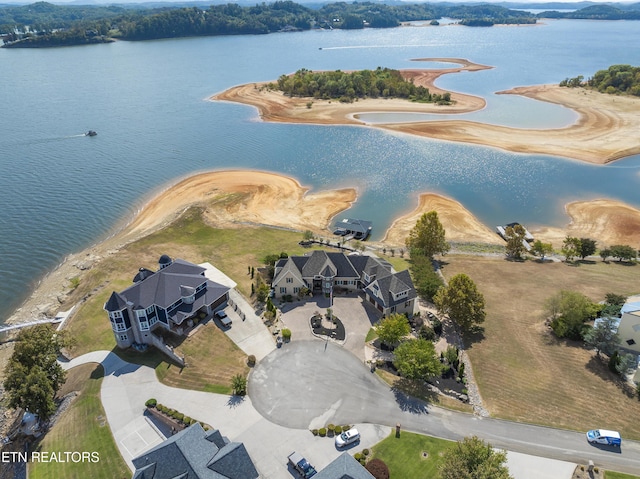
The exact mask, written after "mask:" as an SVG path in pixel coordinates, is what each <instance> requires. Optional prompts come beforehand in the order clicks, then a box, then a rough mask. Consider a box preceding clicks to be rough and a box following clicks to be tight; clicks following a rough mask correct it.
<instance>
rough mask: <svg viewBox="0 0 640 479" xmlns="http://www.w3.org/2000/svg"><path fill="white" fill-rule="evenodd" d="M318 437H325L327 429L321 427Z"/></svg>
mask: <svg viewBox="0 0 640 479" xmlns="http://www.w3.org/2000/svg"><path fill="white" fill-rule="evenodd" d="M318 435H319V436H320V437H325V436H326V435H327V428H326V427H321V428H320V429H318Z"/></svg>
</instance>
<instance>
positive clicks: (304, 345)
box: [249, 340, 640, 474]
mask: <svg viewBox="0 0 640 479" xmlns="http://www.w3.org/2000/svg"><path fill="white" fill-rule="evenodd" d="M249 396H250V397H251V401H252V403H253V406H254V407H255V408H256V410H257V411H258V412H259V413H260V414H261V415H262V416H264V417H268V418H269V420H270V421H272V422H274V423H276V424H279V425H281V426H284V427H290V428H315V427H320V426H322V425H325V424H327V423H329V422H332V423H334V424H342V423H373V424H382V425H385V426H389V427H393V426H395V424H396V423H400V424H401V425H402V428H403V429H405V430H409V431H414V432H419V433H423V434H428V435H430V436H436V437H440V438H444V439H451V440H459V439H462V438H463V437H465V436H471V435H476V436H478V437H480V438H482V439H485V440H487V441H489V442H490V443H491V444H492V445H493V446H494V447H498V448H502V449H507V450H509V451H514V452H519V453H523V454H533V455H536V456H542V457H547V458H552V459H557V460H562V461H568V462H574V463H579V464H586V463H588V461H589V460H593V461H594V463H595V464H596V465H598V466H600V467H604V468H605V469H611V470H616V471H621V472H627V473H631V474H633V473H636V474H637V473H638V471H640V443H638V442H635V441H629V440H624V441H623V444H622V448H610V447H604V446H593V445H590V444H589V443H587V441H586V438H585V435H584V433H580V432H573V431H566V430H559V429H552V428H546V427H541V426H533V425H528V424H520V423H514V422H509V421H502V420H498V419H489V418H479V417H477V416H474V415H471V414H464V413H459V412H455V411H450V410H444V409H441V408H437V407H434V406H430V405H427V404H426V403H424V402H422V401H419V400H416V399H412V398H409V397H406V396H404V395H403V394H400V393H394V391H392V390H391V389H390V388H389V386H388V385H386V384H385V383H383V382H382V381H381V380H380V379H379V378H378V377H377V376H376V375H375V374H372V373H371V370H370V369H369V368H368V367H367V366H366V365H365V364H364V362H362V361H360V360H359V359H358V358H356V357H355V356H354V355H353V354H351V353H350V352H348V351H346V350H344V349H343V348H341V347H340V346H338V345H335V344H333V343H331V342H323V341H319V340H310V341H294V342H292V343H290V344H287V345H285V346H284V347H283V348H282V349H278V350H275V351H273V352H272V353H270V354H269V355H268V356H266V357H265V358H264V359H263V360H262V361H261V362H260V363H259V364H258V365H257V366H256V368H255V369H254V370H253V372H252V373H251V376H250V378H249Z"/></svg>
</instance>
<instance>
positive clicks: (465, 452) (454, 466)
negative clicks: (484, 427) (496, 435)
mask: <svg viewBox="0 0 640 479" xmlns="http://www.w3.org/2000/svg"><path fill="white" fill-rule="evenodd" d="M506 462H507V453H506V452H504V451H496V450H495V449H493V447H491V444H488V443H486V442H484V441H483V440H481V439H479V438H478V437H476V436H473V437H465V438H464V439H463V440H462V441H458V442H457V443H456V444H455V445H454V446H453V447H451V448H450V449H447V450H446V451H445V452H444V454H443V457H442V463H441V464H440V477H441V479H513V476H511V475H510V474H509V469H508V467H507V465H506Z"/></svg>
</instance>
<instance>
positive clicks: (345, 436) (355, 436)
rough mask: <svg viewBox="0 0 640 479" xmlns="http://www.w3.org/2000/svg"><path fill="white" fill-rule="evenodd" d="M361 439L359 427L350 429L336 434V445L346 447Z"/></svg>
mask: <svg viewBox="0 0 640 479" xmlns="http://www.w3.org/2000/svg"><path fill="white" fill-rule="evenodd" d="M359 440H360V433H359V432H358V430H357V429H349V430H347V431H345V432H343V433H342V434H340V435H338V436H336V447H345V446H348V445H349V444H353V443H354V442H358V441H359Z"/></svg>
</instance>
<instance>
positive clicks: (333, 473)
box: [313, 452, 375, 479]
mask: <svg viewBox="0 0 640 479" xmlns="http://www.w3.org/2000/svg"><path fill="white" fill-rule="evenodd" d="M313 477H314V478H315V479H375V477H374V476H373V474H371V473H370V472H369V471H367V470H366V469H365V468H364V467H362V465H361V464H360V463H359V462H358V461H356V460H355V459H354V458H353V457H351V456H350V455H349V453H348V452H343V453H342V454H340V455H339V456H338V457H337V458H335V459H334V460H333V462H331V463H329V465H328V466H327V467H325V468H324V469H323V470H322V471H320V472H319V473H318V474H316V475H315V476H313Z"/></svg>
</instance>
